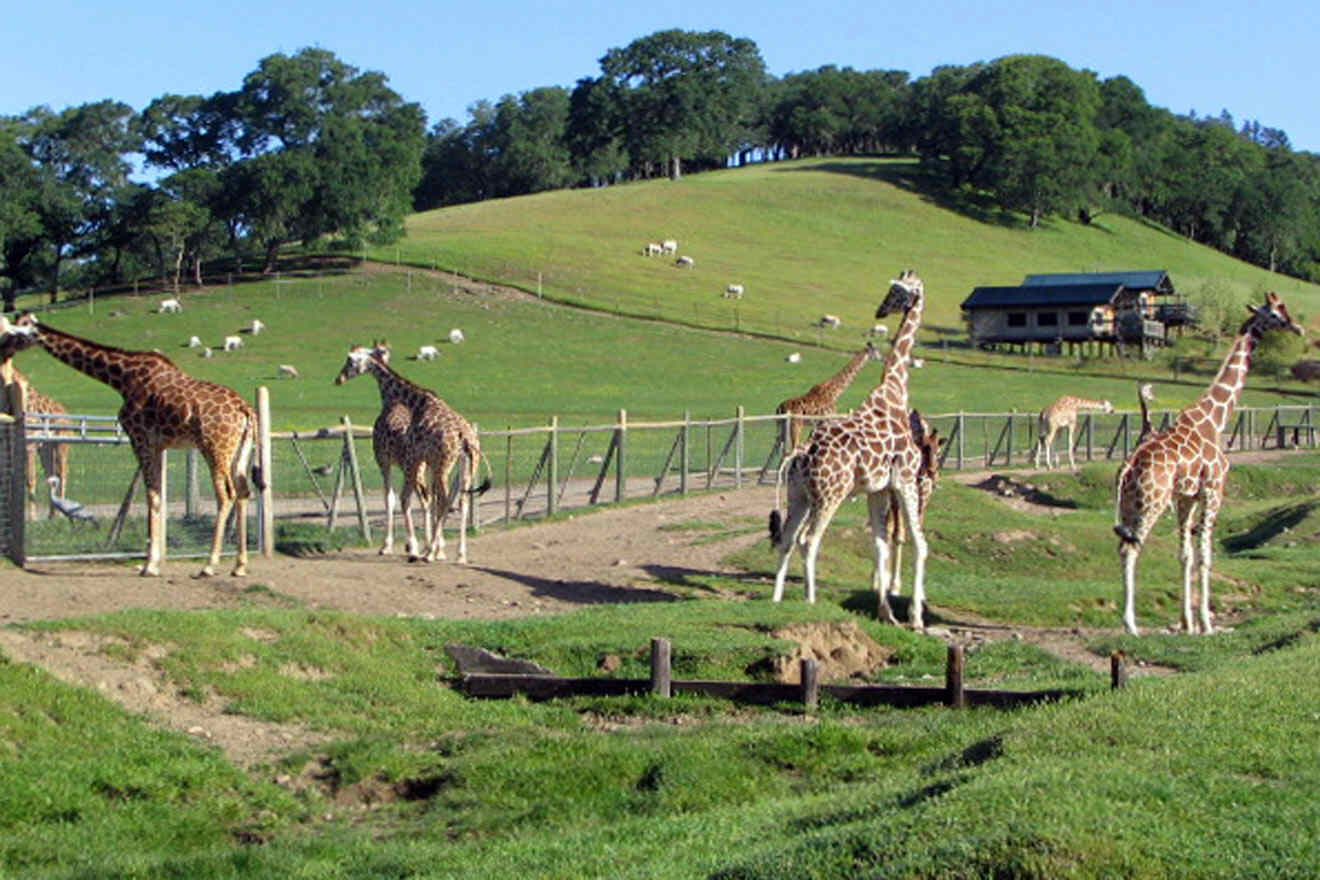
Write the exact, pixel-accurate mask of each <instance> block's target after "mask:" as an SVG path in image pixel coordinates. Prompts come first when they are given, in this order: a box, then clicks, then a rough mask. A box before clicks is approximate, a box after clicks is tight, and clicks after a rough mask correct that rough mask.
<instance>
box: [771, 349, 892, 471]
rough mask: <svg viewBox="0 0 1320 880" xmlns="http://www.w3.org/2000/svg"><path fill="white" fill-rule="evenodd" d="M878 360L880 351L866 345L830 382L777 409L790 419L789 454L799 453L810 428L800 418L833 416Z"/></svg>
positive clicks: (776, 410) (780, 405)
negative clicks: (855, 383)
mask: <svg viewBox="0 0 1320 880" xmlns="http://www.w3.org/2000/svg"><path fill="white" fill-rule="evenodd" d="M878 360H880V350H879V349H877V348H876V347H875V346H874V345H873V344H871V343H870V342H867V343H866V345H865V346H864V347H863V348H862V350H861V351H859V352H857V354H855V355H853V356H852V357H851V358H850V359H849V360H848V363H846V364H844V365H843V369H842V370H839V372H837V373H835V374H834V375H833V376H832V377H831V378H829V379H826V380H825V381H824V382H821V383H820V384H819V385H816V386H814V387H813V388H812V389H811V390H810V391H808V392H807V393H806V394H803V395H801V396H799V397H791V398H789V399H788V400H785V401H784V402H783V403H781V404H779V406H777V407H775V413H776V414H777V415H785V414H788V415H790V416H791V418H789V420H788V441H789V443H788V448H789V450H793V449H797V448H798V445H799V444H800V443H801V442H802V428H803V426H805V425H806V424H807V419H804V418H800V417H801V416H828V415H831V414H832V413H833V412H834V404H836V403H838V401H839V397H840V395H842V394H843V392H845V391H847V390H848V386H849V385H851V384H852V381H853V379H855V378H856V377H857V374H858V373H859V372H861V370H862V367H863V366H865V365H866V362H867V361H878Z"/></svg>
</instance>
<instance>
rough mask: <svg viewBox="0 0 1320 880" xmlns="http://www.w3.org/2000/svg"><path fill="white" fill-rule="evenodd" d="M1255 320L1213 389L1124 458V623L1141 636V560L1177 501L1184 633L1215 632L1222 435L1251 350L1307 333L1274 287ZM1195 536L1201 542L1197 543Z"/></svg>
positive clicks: (1224, 463)
mask: <svg viewBox="0 0 1320 880" xmlns="http://www.w3.org/2000/svg"><path fill="white" fill-rule="evenodd" d="M1247 311H1248V312H1249V313H1250V315H1251V317H1249V318H1248V319H1247V321H1246V323H1244V324H1243V325H1242V328H1241V329H1240V330H1239V331H1238V335H1237V337H1236V338H1235V339H1234V340H1233V344H1232V345H1231V346H1230V347H1229V350H1228V354H1227V355H1225V357H1224V362H1223V364H1222V365H1221V366H1220V368H1219V372H1218V373H1217V374H1216V375H1215V378H1214V381H1213V382H1211V383H1210V387H1209V388H1207V389H1206V390H1205V392H1204V393H1203V394H1202V395H1201V396H1200V397H1199V398H1198V399H1197V400H1196V402H1195V403H1192V404H1191V405H1189V406H1187V407H1185V408H1184V409H1183V410H1182V412H1180V413H1179V414H1178V418H1177V419H1176V420H1175V421H1174V422H1173V424H1172V425H1171V426H1170V427H1168V428H1167V429H1165V430H1162V431H1158V432H1155V433H1150V434H1148V435H1147V436H1146V438H1145V439H1144V440H1143V441H1142V442H1141V443H1140V444H1138V446H1137V448H1136V449H1135V450H1134V451H1133V452H1132V455H1131V456H1129V457H1128V460H1127V461H1126V462H1124V463H1123V466H1122V467H1121V468H1120V469H1119V471H1118V474H1117V476H1116V478H1115V481H1114V483H1115V490H1116V494H1117V498H1116V501H1115V524H1114V533H1115V534H1117V535H1118V539H1119V540H1118V555H1119V563H1120V567H1121V569H1122V578H1123V626H1124V628H1125V629H1126V630H1127V631H1128V632H1129V633H1131V634H1132V635H1137V634H1138V630H1137V615H1136V589H1137V582H1136V578H1137V573H1136V567H1137V557H1138V556H1140V555H1141V550H1142V547H1143V546H1144V544H1145V541H1146V537H1147V536H1148V535H1149V534H1150V530H1151V529H1152V528H1153V527H1154V525H1155V522H1156V521H1157V520H1158V519H1159V518H1160V516H1161V515H1162V514H1163V513H1164V511H1165V509H1166V508H1168V506H1169V504H1170V503H1173V504H1174V506H1175V509H1176V511H1177V514H1178V534H1179V553H1178V558H1179V561H1180V562H1181V563H1182V575H1183V601H1182V626H1183V630H1184V632H1188V633H1193V632H1196V631H1197V629H1198V625H1199V629H1200V632H1202V633H1205V634H1209V633H1211V632H1213V631H1214V625H1213V623H1212V622H1211V614H1210V561H1211V559H1210V557H1211V548H1212V546H1213V537H1214V528H1215V521H1216V519H1217V518H1218V516H1219V508H1220V506H1221V505H1222V504H1223V500H1224V484H1225V482H1226V479H1227V477H1228V467H1229V463H1228V457H1227V456H1226V455H1225V454H1224V451H1223V448H1222V446H1221V439H1222V435H1223V433H1224V431H1225V429H1226V428H1227V427H1228V424H1229V422H1230V421H1231V420H1232V418H1233V411H1234V409H1235V408H1236V406H1237V401H1238V398H1239V397H1240V396H1241V394H1242V388H1243V386H1244V385H1245V384H1246V380H1247V371H1248V370H1249V369H1250V368H1251V355H1252V352H1253V351H1255V348H1256V345H1257V344H1259V342H1260V340H1261V338H1262V337H1263V336H1264V335H1265V334H1266V333H1268V332H1272V331H1277V330H1286V331H1289V332H1292V333H1297V334H1299V335H1302V328H1301V327H1299V326H1298V325H1297V324H1296V323H1294V322H1293V319H1292V317H1291V316H1290V315H1289V314H1288V308H1287V306H1285V305H1284V304H1283V300H1281V299H1280V298H1279V295H1278V294H1277V293H1274V292H1270V293H1267V294H1266V295H1265V304H1264V305H1263V306H1248V307H1247ZM1193 537H1195V538H1196V541H1195V542H1193ZM1198 585H1199V588H1200V601H1199V609H1198V610H1199V615H1198V616H1199V620H1198V619H1196V618H1193V615H1192V593H1193V589H1194V587H1195V586H1198Z"/></svg>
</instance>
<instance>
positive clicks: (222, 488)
mask: <svg viewBox="0 0 1320 880" xmlns="http://www.w3.org/2000/svg"><path fill="white" fill-rule="evenodd" d="M208 464H210V465H211V486H212V488H213V489H214V490H215V531H214V533H213V534H212V535H211V555H210V557H209V559H208V560H207V562H206V565H205V566H203V567H202V570H201V571H200V572H198V574H197V576H198V577H211V576H212V575H214V574H215V567H216V566H217V565H219V564H220V551H221V549H223V546H224V539H225V526H227V525H229V512H230V510H231V509H233V506H234V498H235V496H236V495H237V492H236V491H235V488H234V481H233V478H232V475H231V474H230V473H229V470H228V468H227V467H226V466H225V465H224V464H222V463H220V462H216V461H208ZM244 525H246V524H244ZM244 537H245V538H246V535H244ZM245 543H246V542H245ZM244 550H246V546H245V547H244Z"/></svg>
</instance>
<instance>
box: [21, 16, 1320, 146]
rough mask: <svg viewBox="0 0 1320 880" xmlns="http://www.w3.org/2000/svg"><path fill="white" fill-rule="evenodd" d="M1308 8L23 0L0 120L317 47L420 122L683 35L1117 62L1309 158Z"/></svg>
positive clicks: (813, 52)
mask: <svg viewBox="0 0 1320 880" xmlns="http://www.w3.org/2000/svg"><path fill="white" fill-rule="evenodd" d="M1312 21H1313V19H1312V18H1311V16H1310V14H1308V13H1307V12H1306V11H1305V9H1304V8H1303V7H1302V6H1301V3H1300V2H1284V0H1258V2H1255V3H1251V4H1248V3H1244V2H1241V0H1233V2H1227V0H1202V2H1165V3H1161V2H1159V0H1156V2H1154V3H1151V2H1149V0H1145V2H1133V0H1115V2H1111V3H1098V4H1086V7H1085V8H1083V7H1082V5H1080V4H1077V5H1074V4H1071V3H1064V2H1059V0H1017V2H1014V0H970V2H962V0H957V2H953V0H926V2H924V3H892V2H891V3H886V2H883V0H837V2H834V3H832V4H825V5H823V6H822V5H818V4H813V3H807V2H802V0H793V2H788V0H721V2H718V3H715V2H691V0H669V2H665V0H644V2H642V0H605V2H602V0H579V2H566V0H472V2H468V3H455V2H452V0H439V2H432V3H423V2H417V0H375V2H368V3H363V2H355V3H350V2H347V0H318V2H316V3H293V4H288V3H278V2H270V0H266V2H255V0H229V2H225V3H196V4H180V3H171V4H165V3H161V2H159V0H148V2H145V3H137V4H132V3H130V4H118V3H105V2H95V3H93V2H91V0H46V2H33V0H26V2H20V3H15V4H11V5H10V6H9V8H7V10H6V13H5V26H4V30H5V37H6V39H5V44H6V45H5V49H4V51H3V52H0V74H2V75H0V115H11V114H16V113H21V112H23V111H25V110H27V109H28V108H29V107H32V106H34V105H38V104H45V105H47V106H50V107H51V108H53V109H56V110H59V109H63V108H64V107H68V106H71V105H75V104H81V103H84V102H88V101H96V100H100V99H102V98H113V99H116V100H120V101H124V102H125V103H127V104H129V105H131V106H132V107H134V108H135V109H138V110H140V109H142V108H143V107H145V106H146V105H147V103H149V102H150V101H151V100H152V99H154V98H156V97H159V96H160V95H163V94H166V93H171V92H173V93H177V94H211V93H212V92H216V91H229V90H233V89H237V88H238V87H239V85H240V84H241V82H242V79H243V77H244V75H246V74H247V73H249V72H251V71H252V70H253V69H255V68H256V66H257V62H258V61H259V60H260V59H261V58H263V57H265V56H267V55H270V54H272V53H275V52H284V53H293V52H296V51H298V50H299V49H301V48H303V47H305V46H317V47H320V48H323V49H328V50H330V51H332V52H334V53H335V54H336V55H338V56H339V58H341V59H342V60H344V61H345V62H347V63H349V64H352V65H353V66H355V67H358V68H359V69H363V70H378V71H382V72H383V73H385V74H386V75H387V76H388V77H389V79H390V84H391V86H392V87H393V88H394V89H395V91H397V92H398V93H399V94H401V95H402V96H403V97H404V98H406V99H408V100H411V101H417V102H418V103H420V104H421V105H422V107H423V109H424V110H425V111H426V114H427V118H428V120H429V121H430V122H431V123H434V122H436V121H438V120H440V119H443V118H445V117H452V118H454V119H457V120H458V121H459V122H460V123H462V122H466V121H467V119H468V115H467V108H468V106H469V105H471V104H472V103H473V102H475V101H477V100H480V99H489V100H492V101H493V100H497V99H498V98H499V97H500V96H502V95H504V94H508V93H514V94H516V93H518V92H521V91H525V90H527V89H530V88H535V87H538V86H550V85H558V86H566V87H569V88H571V87H572V86H573V84H574V83H575V82H576V81H577V80H578V79H579V78H581V77H584V76H595V75H597V74H598V73H599V59H600V57H601V56H602V55H603V54H604V53H605V52H606V50H608V49H610V48H614V47H621V46H625V45H627V44H628V43H630V42H631V41H632V40H634V39H636V38H638V37H641V36H645V35H647V34H650V33H653V32H655V31H658V30H665V29H668V28H682V29H684V30H694V31H705V30H720V31H724V32H726V33H728V34H730V35H732V36H736V37H747V38H750V39H752V40H754V41H755V42H756V44H757V45H758V46H759V47H760V50H761V55H762V57H763V58H764V59H765V63H766V67H767V69H768V70H769V72H770V73H772V74H774V75H777V76H779V75H783V74H786V73H791V72H795V71H801V70H810V69H814V68H816V67H819V66H821V65H823V64H836V65H838V66H841V67H843V66H850V67H854V68H857V69H862V70H868V69H876V68H883V69H897V70H906V71H908V72H909V73H910V74H911V75H912V76H913V78H917V77H921V76H924V75H926V74H928V73H929V72H930V70H931V68H932V67H934V66H937V65H940V64H970V63H972V62H975V61H982V60H990V59H993V58H997V57H999V56H1001V55H1007V54H1014V53H1021V52H1029V53H1040V54H1045V55H1051V56H1054V57H1056V58H1059V59H1060V60H1062V61H1064V62H1066V63H1067V64H1069V65H1070V66H1072V67H1074V68H1087V69H1090V70H1094V71H1096V72H1097V73H1098V74H1099V75H1100V76H1101V78H1107V77H1110V76H1115V75H1118V74H1124V75H1126V76H1128V77H1129V78H1131V79H1132V80H1133V81H1134V82H1135V83H1137V85H1139V86H1141V87H1142V88H1143V89H1144V90H1145V93H1146V99H1147V100H1148V101H1149V102H1150V103H1151V104H1154V105H1156V106H1160V107H1167V108H1168V109H1170V110H1173V111H1175V112H1178V113H1186V112H1188V111H1190V110H1195V111H1196V112H1197V113H1198V114H1200V115H1206V114H1213V115H1218V113H1219V112H1220V110H1223V109H1227V110H1228V111H1229V112H1231V113H1232V114H1233V116H1234V118H1235V119H1236V120H1237V121H1238V123H1239V124H1240V123H1241V121H1242V120H1244V119H1257V120H1259V121H1260V122H1261V123H1263V124H1265V125H1269V126H1273V127H1276V128H1282V129H1283V130H1284V131H1286V132H1287V133H1288V135H1289V137H1290V138H1291V140H1292V144H1293V147H1294V149H1298V150H1310V151H1313V152H1320V114H1317V112H1316V109H1317V108H1316V105H1315V103H1314V102H1315V101H1316V95H1317V94H1320V64H1318V63H1317V59H1316V55H1317V50H1318V49H1320V47H1318V46H1317V43H1316V31H1315V30H1313V28H1314V25H1313V24H1311V22H1312Z"/></svg>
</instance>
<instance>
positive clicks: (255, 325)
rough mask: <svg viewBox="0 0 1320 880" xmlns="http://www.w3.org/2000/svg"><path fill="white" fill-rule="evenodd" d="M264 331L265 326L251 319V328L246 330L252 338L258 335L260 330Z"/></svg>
mask: <svg viewBox="0 0 1320 880" xmlns="http://www.w3.org/2000/svg"><path fill="white" fill-rule="evenodd" d="M265 329H266V325H265V324H263V323H261V321H260V320H259V319H257V318H253V319H252V326H251V327H249V328H248V332H250V333H251V334H252V335H253V336H256V335H257V334H258V333H260V332H261V331H262V330H265Z"/></svg>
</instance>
